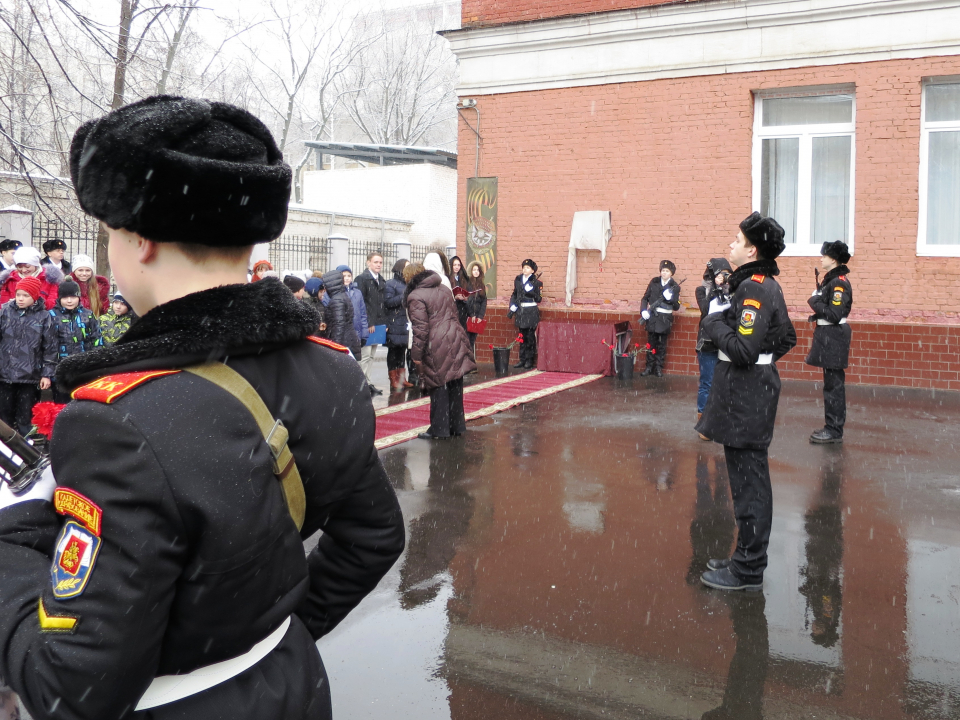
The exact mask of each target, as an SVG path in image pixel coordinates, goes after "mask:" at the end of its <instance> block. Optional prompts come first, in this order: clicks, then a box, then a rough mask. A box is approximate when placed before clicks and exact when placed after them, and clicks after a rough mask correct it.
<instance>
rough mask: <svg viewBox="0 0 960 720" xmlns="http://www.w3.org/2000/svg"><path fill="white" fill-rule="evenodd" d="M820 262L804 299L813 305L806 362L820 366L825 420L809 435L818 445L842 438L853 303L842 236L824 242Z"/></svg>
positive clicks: (847, 253) (846, 253) (846, 251)
mask: <svg viewBox="0 0 960 720" xmlns="http://www.w3.org/2000/svg"><path fill="white" fill-rule="evenodd" d="M820 255H821V258H820V264H821V266H822V267H823V269H824V270H825V271H826V273H827V274H826V275H824V276H823V281H822V282H821V283H820V284H819V286H818V287H817V289H816V291H815V292H814V293H813V296H812V297H811V298H810V299H809V300H808V301H807V302H808V303H809V305H810V307H811V308H812V309H813V315H811V316H810V321H811V322H815V323H816V324H817V326H816V327H815V328H814V329H813V344H812V345H811V346H810V353H809V354H808V355H807V360H806V362H807V365H813V366H814V367H819V368H823V414H824V420H825V421H826V424H825V425H824V427H823V428H821V429H820V430H817V431H816V432H814V433H813V434H812V435H811V436H810V442H812V443H816V444H819V445H823V444H827V443H841V442H843V425H844V423H845V422H846V419H847V395H846V387H845V385H844V383H845V380H846V377H845V376H846V373H845V370H846V367H847V360H848V358H849V356H850V335H851V332H850V326H849V325H848V324H847V317H848V316H849V315H850V309H851V308H852V307H853V286H852V285H850V280H849V278H848V277H847V276H848V275H849V274H850V268H848V267H847V263H848V262H850V251H849V249H848V248H847V244H846V243H845V242H843V241H842V240H837V241H836V242H826V243H824V244H823V247H822V248H821V249H820Z"/></svg>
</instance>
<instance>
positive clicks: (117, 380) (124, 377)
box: [70, 370, 180, 405]
mask: <svg viewBox="0 0 960 720" xmlns="http://www.w3.org/2000/svg"><path fill="white" fill-rule="evenodd" d="M178 372H180V371H179V370H148V371H147V372H130V373H118V374H117V375H105V376H104V377H102V378H97V379H96V380H94V381H93V382H90V383H87V384H86V385H81V386H80V387H78V388H77V389H76V390H74V391H73V392H72V393H71V394H70V397H72V398H73V399H74V400H93V401H94V402H100V403H105V404H107V405H109V404H111V403H112V402H113V401H114V400H116V399H117V398H118V397H120V396H122V395H124V394H126V393H128V392H130V391H131V390H133V389H134V388H135V387H139V386H140V385H143V384H144V383H146V382H149V381H150V380H153V379H154V378H158V377H163V376H164V375H175V374H176V373H178Z"/></svg>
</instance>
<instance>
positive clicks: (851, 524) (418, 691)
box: [320, 378, 960, 720]
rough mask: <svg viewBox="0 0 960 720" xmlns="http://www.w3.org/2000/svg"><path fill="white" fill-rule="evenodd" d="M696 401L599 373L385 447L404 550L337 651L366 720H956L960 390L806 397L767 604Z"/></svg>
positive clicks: (784, 451) (774, 457)
mask: <svg viewBox="0 0 960 720" xmlns="http://www.w3.org/2000/svg"><path fill="white" fill-rule="evenodd" d="M694 396H695V384H694V381H693V380H692V379H686V378H668V379H666V380H663V381H652V382H649V383H648V382H645V381H644V380H641V379H639V378H638V379H637V380H635V381H633V384H632V385H623V384H619V383H618V382H617V381H614V380H602V381H600V382H597V383H594V384H592V385H590V386H588V387H585V388H578V389H575V390H571V391H567V392H564V393H560V394H558V395H555V396H551V397H548V398H545V399H543V400H540V401H538V402H535V403H530V404H528V405H525V406H521V407H518V408H515V409H513V410H511V411H509V412H506V413H502V414H500V415H497V416H495V417H494V418H491V419H488V420H487V422H485V423H484V424H471V426H470V430H469V432H468V433H467V434H466V436H465V437H464V438H461V439H453V440H449V441H443V442H434V443H427V442H424V441H420V440H415V441H412V442H409V443H406V444H404V445H400V446H397V447H395V448H391V449H388V450H386V451H383V452H382V453H381V457H382V458H383V461H384V465H385V467H386V468H387V472H388V474H389V475H390V477H391V480H392V481H393V482H394V484H395V486H396V488H397V490H398V493H399V496H400V499H401V503H402V505H403V508H404V514H405V517H406V521H407V524H408V537H409V542H408V548H407V551H406V553H405V555H404V557H403V558H402V559H401V561H400V562H399V563H398V564H397V566H396V567H395V568H394V569H393V571H392V572H391V573H390V575H388V577H387V578H385V579H384V581H383V582H382V583H381V585H380V587H379V588H378V589H377V591H376V592H375V593H374V594H373V595H372V596H371V597H370V598H368V599H367V600H366V601H364V603H363V604H362V605H361V606H360V608H358V610H357V611H356V612H355V613H354V614H352V615H351V616H350V617H349V618H348V619H347V620H346V621H345V622H344V623H343V624H342V625H341V626H340V627H339V628H337V629H336V630H335V631H334V632H333V633H332V634H331V635H330V636H328V637H327V638H324V639H323V640H322V641H321V642H320V648H321V652H322V653H323V656H324V660H325V662H326V664H327V670H328V672H329V674H330V680H331V686H332V690H333V700H334V712H335V716H336V717H337V718H338V720H343V719H346V718H396V717H411V718H414V717H415V718H444V719H445V718H451V719H453V720H474V719H477V720H479V719H480V718H484V719H486V718H492V717H496V718H505V719H507V720H509V719H511V718H517V719H519V718H523V719H524V720H541V719H542V720H548V719H549V720H561V719H563V720H566V719H568V718H569V719H572V718H594V717H597V718H599V717H604V718H636V717H654V718H701V717H704V718H711V719H716V718H746V719H752V718H768V719H769V718H828V719H829V718H864V719H866V718H871V719H873V718H878V719H886V718H931V719H933V718H957V717H960V478H958V474H957V471H956V469H957V467H958V466H960V450H958V448H957V447H956V446H955V442H956V438H955V436H956V432H955V428H956V427H957V426H958V421H960V397H957V396H955V395H946V396H945V395H944V394H942V393H937V394H936V395H933V394H929V393H928V394H919V393H913V394H909V393H908V394H904V393H896V392H892V391H885V392H881V391H875V390H873V389H864V388H850V389H848V403H849V406H850V408H849V420H848V427H849V431H848V433H847V441H846V443H845V444H844V445H842V446H813V445H810V444H809V443H808V442H807V436H808V435H809V433H810V431H811V430H812V429H815V428H817V427H819V426H820V425H822V406H821V405H820V404H819V403H820V394H819V391H818V390H817V389H816V388H815V387H814V386H812V385H806V384H796V383H795V384H791V383H785V386H784V395H783V399H782V400H781V405H780V412H779V417H778V428H777V439H776V440H775V441H774V444H773V446H772V447H771V456H770V462H771V472H772V475H773V484H774V512H775V514H774V527H773V536H772V538H771V544H770V554H771V558H770V566H769V568H768V570H767V575H766V578H765V586H764V592H763V593H752V594H750V593H748V594H734V595H727V594H723V593H719V592H717V591H712V590H708V589H706V588H704V587H702V586H701V585H700V583H699V575H700V573H701V572H702V570H703V569H704V565H705V562H706V560H707V559H709V558H710V557H722V556H726V555H727V554H728V553H729V552H730V550H731V547H732V544H733V541H734V533H735V526H734V524H733V519H732V517H731V508H730V494H729V489H728V486H727V477H726V469H725V466H724V463H723V452H722V448H720V447H718V446H716V445H713V444H711V443H705V442H701V441H700V440H699V439H698V438H697V436H696V434H695V433H694V432H693V429H692V424H693V423H692V421H693V417H694V411H693V403H694Z"/></svg>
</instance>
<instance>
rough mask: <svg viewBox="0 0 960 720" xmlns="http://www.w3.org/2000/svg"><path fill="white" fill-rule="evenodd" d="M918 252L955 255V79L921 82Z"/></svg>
mask: <svg viewBox="0 0 960 720" xmlns="http://www.w3.org/2000/svg"><path fill="white" fill-rule="evenodd" d="M919 209H920V216H919V222H918V226H919V227H918V230H919V233H918V239H917V254H918V255H960V78H954V79H952V81H950V80H936V79H935V80H930V81H928V82H927V83H925V84H924V88H923V105H922V108H921V110H920V208H919Z"/></svg>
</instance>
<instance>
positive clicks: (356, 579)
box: [0, 96, 404, 720]
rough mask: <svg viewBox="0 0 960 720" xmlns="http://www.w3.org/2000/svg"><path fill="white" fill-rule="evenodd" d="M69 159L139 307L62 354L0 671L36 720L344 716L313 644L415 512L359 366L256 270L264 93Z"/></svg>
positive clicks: (122, 281) (261, 230)
mask: <svg viewBox="0 0 960 720" xmlns="http://www.w3.org/2000/svg"><path fill="white" fill-rule="evenodd" d="M70 161H71V162H70V169H71V177H72V179H73V184H74V188H75V189H76V192H77V196H78V199H79V201H80V204H81V206H82V207H83V209H84V210H85V211H87V212H88V213H90V214H92V215H93V216H95V217H97V218H99V219H100V220H101V221H102V222H103V224H104V226H105V227H106V228H107V232H108V233H109V236H110V240H109V253H110V264H111V267H112V269H113V273H114V276H115V277H116V280H117V284H118V286H119V287H120V289H121V291H122V293H123V296H124V297H125V298H126V299H127V300H128V301H129V302H130V303H131V304H132V306H133V308H134V309H135V310H136V311H137V312H138V313H140V314H141V317H140V319H139V320H138V321H137V322H136V323H135V324H134V325H133V326H132V327H131V328H130V330H128V331H127V332H126V333H124V335H123V336H122V337H121V338H120V339H119V340H118V341H117V342H116V344H115V345H113V346H111V347H108V348H101V349H98V350H95V351H93V352H90V353H84V354H82V355H76V356H74V357H71V358H67V359H66V360H64V361H63V362H62V363H61V365H60V367H59V374H58V380H59V383H60V386H61V387H62V388H65V389H74V388H75V389H74V391H73V397H74V401H73V402H71V403H70V404H69V405H68V406H67V407H66V409H65V410H64V411H63V412H62V413H61V414H60V416H59V417H58V418H57V421H56V425H55V428H54V431H53V438H52V441H51V460H52V474H50V475H47V476H45V478H44V479H43V480H42V481H41V482H39V483H37V485H34V486H33V488H31V490H29V491H28V492H27V494H26V495H25V496H20V497H17V496H14V495H13V494H12V493H11V492H10V489H9V487H7V486H6V485H5V484H4V485H3V487H2V489H0V568H2V573H3V577H2V582H0V676H2V677H3V678H4V680H5V681H7V682H8V683H9V685H10V686H11V687H12V688H13V689H14V690H16V692H17V693H19V695H20V697H21V699H22V700H23V701H24V704H25V705H26V706H27V708H28V709H29V711H30V713H31V714H32V715H33V717H34V718H35V720H41V719H45V718H64V719H65V720H78V719H80V718H83V719H87V720H111V719H113V718H121V717H123V718H135V719H139V718H143V719H144V720H146V719H147V718H149V719H150V720H168V719H172V718H177V719H178V720H181V719H193V718H196V719H197V720H200V719H204V720H206V719H207V718H217V719H219V718H250V719H254V718H256V719H257V720H280V719H281V718H282V719H283V720H306V719H310V720H314V719H316V720H321V719H326V718H329V717H330V714H331V710H330V692H329V687H328V684H327V679H326V674H325V671H324V668H323V663H322V662H321V659H320V655H319V653H318V652H317V648H316V645H315V641H316V639H317V638H319V637H321V636H322V635H324V634H326V633H327V632H329V631H330V630H331V629H332V628H333V627H335V626H336V625H337V623H339V622H340V621H341V620H342V619H343V618H344V617H345V616H346V615H347V613H349V612H350V610H352V609H353V608H354V607H355V606H356V605H357V604H358V603H359V602H360V600H361V599H362V598H363V597H364V596H365V595H366V594H367V593H368V592H370V590H372V589H373V588H374V587H375V586H376V584H377V582H378V581H379V580H380V578H381V577H383V575H384V574H385V573H386V572H387V570H388V569H389V568H390V566H391V565H393V563H394V562H395V561H396V559H397V557H398V556H399V555H400V553H401V551H402V549H403V544H404V531H403V523H402V518H401V515H400V509H399V506H398V504H397V499H396V496H395V494H394V492H393V490H392V488H391V487H390V484H389V483H388V481H387V478H386V476H385V474H384V471H383V467H382V466H381V464H380V461H379V459H378V457H377V452H376V450H375V449H374V445H373V439H374V412H373V407H372V404H371V402H370V395H369V392H368V391H367V389H366V385H365V383H364V378H363V373H362V372H361V371H360V368H359V366H358V365H357V363H356V362H354V361H353V360H352V359H351V358H350V357H349V356H348V355H347V354H345V353H344V352H341V349H338V347H336V346H332V344H330V343H329V342H327V341H323V340H320V341H314V340H312V338H311V337H310V335H311V333H312V332H313V331H315V330H316V328H317V323H318V318H317V316H316V314H315V313H314V311H313V310H312V309H310V308H308V307H307V306H306V305H305V304H304V303H301V302H298V301H296V300H295V299H294V298H293V297H292V296H291V294H290V292H289V291H288V290H287V289H286V288H284V287H283V285H281V284H280V282H279V281H278V280H275V279H264V280H262V281H260V282H257V283H252V284H250V283H247V282H246V277H247V276H246V271H247V264H248V260H249V257H250V253H251V250H252V246H253V244H254V243H258V242H264V241H269V240H273V239H275V238H276V237H277V236H278V235H279V234H280V232H281V231H282V229H283V226H284V223H285V219H286V214H287V203H288V199H289V194H290V180H291V172H290V168H289V166H287V165H286V164H285V163H284V162H283V159H282V155H281V153H280V151H279V150H278V149H277V146H276V144H275V142H274V140H273V137H272V136H271V135H270V132H269V131H268V130H267V128H266V127H265V126H264V125H263V124H262V123H261V122H260V121H259V120H257V119H256V118H255V117H254V116H252V115H251V114H250V113H248V112H246V111H245V110H241V109H240V108H236V107H234V106H231V105H227V104H224V103H219V102H208V101H205V100H194V99H187V98H177V97H170V96H158V97H152V98H147V99H145V100H142V101H139V102H136V103H133V104H131V105H127V106H125V107H122V108H120V109H118V110H116V111H114V112H111V113H110V114H108V115H106V116H105V117H103V118H100V119H99V120H97V121H94V122H90V123H87V124H85V125H83V126H82V127H81V128H80V129H79V130H78V131H77V134H76V135H75V136H74V140H73V144H72V146H71V151H70ZM223 363H228V365H224V364H223ZM231 383H232V384H234V387H233V389H227V388H226V387H225V384H226V385H229V384H231ZM258 403H259V404H258ZM318 407H323V408H325V409H326V410H327V411H326V412H323V413H318V412H317V410H316V409H317V408H318ZM257 415H258V416H257ZM275 420H276V421H281V422H282V426H281V425H280V424H279V423H277V422H275ZM287 432H289V440H288V442H287V437H286V436H287ZM268 434H269V436H270V437H269V441H268V440H267V439H266V437H265V436H267V435H268ZM291 452H292V457H291ZM291 461H292V462H291ZM53 478H55V481H54V479H53ZM301 481H302V485H301V484H300V482H301ZM54 482H55V485H54ZM54 489H56V491H55V492H54ZM301 523H302V525H301ZM318 530H322V531H323V536H322V537H321V538H320V540H319V543H318V544H317V546H316V548H315V549H314V550H313V551H311V552H310V553H309V554H308V555H305V554H304V548H303V540H304V539H305V538H307V537H309V536H311V535H313V534H314V533H316V532H317V531H318ZM171 676H175V677H171Z"/></svg>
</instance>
